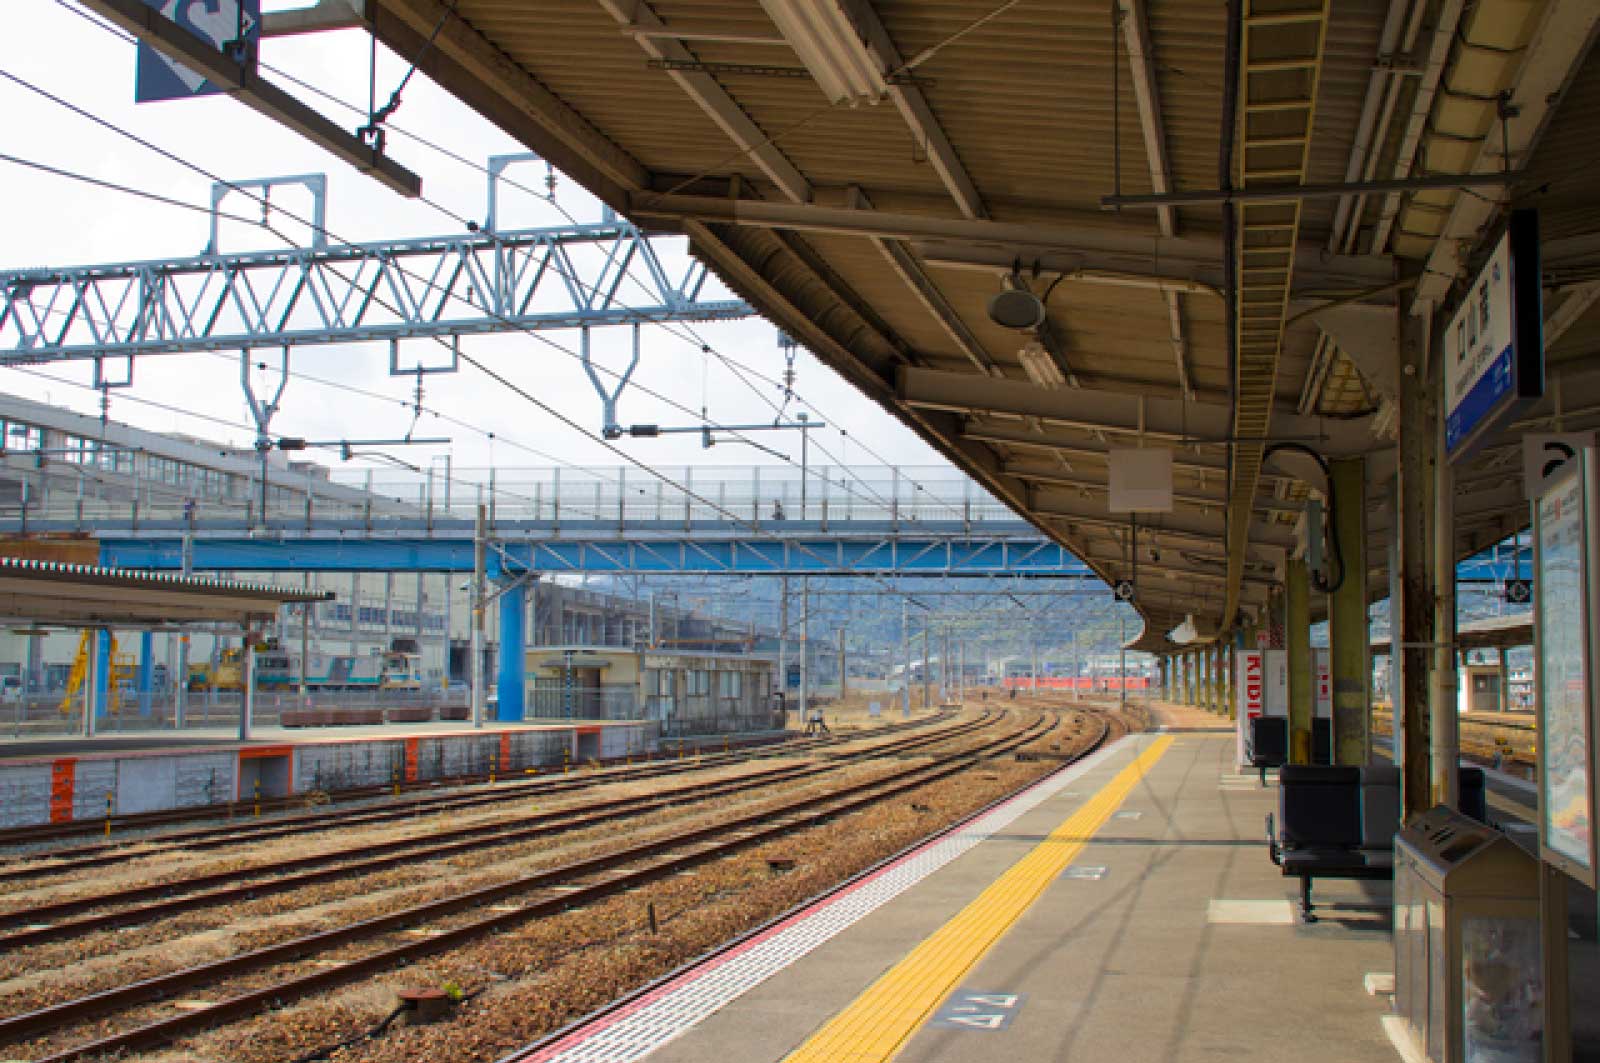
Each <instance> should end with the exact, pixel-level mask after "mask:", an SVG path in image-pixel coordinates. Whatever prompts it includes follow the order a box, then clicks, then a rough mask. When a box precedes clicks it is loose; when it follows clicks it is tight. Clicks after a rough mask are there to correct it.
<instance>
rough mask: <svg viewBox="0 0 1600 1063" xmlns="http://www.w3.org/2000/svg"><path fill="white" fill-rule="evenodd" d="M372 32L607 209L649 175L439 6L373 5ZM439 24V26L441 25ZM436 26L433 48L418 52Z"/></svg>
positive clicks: (388, 1)
mask: <svg viewBox="0 0 1600 1063" xmlns="http://www.w3.org/2000/svg"><path fill="white" fill-rule="evenodd" d="M373 9H374V20H373V24H372V32H373V33H374V34H375V35H376V36H377V38H378V39H379V40H380V41H382V42H383V43H384V44H386V45H388V46H389V47H390V48H392V49H393V50H394V51H395V52H396V54H398V55H421V57H422V58H421V59H420V60H419V61H418V66H419V67H420V68H421V69H422V71H423V72H424V73H426V74H427V75H428V76H429V77H431V78H433V79H434V80H435V81H437V82H439V84H441V85H443V86H445V87H446V88H447V89H448V90H449V91H451V92H452V93H454V94H455V95H457V96H459V97H460V98H461V99H462V100H463V101H464V102H466V103H467V104H469V105H471V106H473V107H475V108H476V109H478V110H479V111H481V112H482V113H483V115H484V116H485V117H486V118H488V119H489V120H490V121H492V122H494V123H495V124H496V125H498V126H499V127H500V128H501V129H503V130H505V131H506V132H507V133H509V134H511V135H512V136H513V137H515V138H517V139H518V140H520V141H522V142H523V143H524V144H526V145H527V146H528V147H530V148H532V149H533V150H534V151H536V152H538V153H539V154H540V155H541V156H542V157H544V158H546V159H548V160H549V161H550V162H552V163H554V164H555V165H556V166H557V167H558V168H559V169H560V170H561V171H562V172H564V173H566V174H567V175H568V176H570V177H572V178H573V179H574V180H575V181H578V182H580V183H582V184H584V185H585V186H586V187H587V188H588V189H589V191H591V192H593V193H594V194H595V195H597V196H599V197H600V199H601V200H603V201H605V202H607V203H609V204H611V205H612V206H614V207H615V206H620V201H621V198H622V197H621V193H622V191H624V190H631V189H636V188H644V187H648V185H649V183H650V172H649V171H648V170H646V169H645V168H644V166H642V165H641V164H640V163H639V161H638V160H637V159H635V158H634V157H633V156H632V155H630V154H628V153H627V152H626V151H624V150H623V149H622V148H620V147H618V146H617V144H615V143H614V142H613V141H611V140H610V139H609V138H608V137H606V136H605V135H604V134H602V133H601V132H600V131H599V130H597V129H596V128H595V127H594V126H592V125H590V124H589V121H588V119H586V118H584V117H583V116H582V115H580V114H578V112H577V111H575V110H573V109H572V108H571V107H569V106H568V105H567V104H566V103H565V102H563V101H562V100H561V99H560V97H558V96H556V94H555V93H553V92H551V91H550V90H549V89H547V88H545V86H544V85H543V84H542V83H541V82H540V81H539V80H538V79H537V78H535V77H534V76H533V75H532V74H530V73H528V71H527V70H525V69H523V68H522V67H521V66H520V65H518V64H517V62H516V61H515V60H514V59H512V58H511V56H509V55H507V54H506V53H505V52H504V51H502V50H501V49H500V48H499V47H498V46H497V45H495V44H492V43H490V41H489V40H488V38H486V37H484V35H483V34H481V33H479V32H478V31H477V30H476V29H474V28H473V27H472V26H471V25H470V24H468V23H467V22H464V21H463V20H462V19H460V18H454V17H451V18H446V17H444V16H445V15H446V13H447V9H446V7H445V5H444V4H443V3H441V2H440V0H378V2H376V3H374V4H373ZM441 19H442V20H443V21H442V23H441ZM435 26H439V27H440V28H439V32H438V34H437V36H435V37H434V39H433V47H431V48H423V47H422V45H423V43H424V42H425V41H427V40H428V35H429V34H431V33H433V29H434V27H435Z"/></svg>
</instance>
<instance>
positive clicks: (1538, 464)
mask: <svg viewBox="0 0 1600 1063" xmlns="http://www.w3.org/2000/svg"><path fill="white" fill-rule="evenodd" d="M1593 443H1594V433H1593V432H1528V433H1526V434H1524V435H1523V437H1522V484H1523V491H1524V493H1525V494H1526V495H1527V496H1528V497H1529V498H1538V497H1539V496H1540V495H1542V494H1544V492H1545V490H1546V489H1547V488H1548V487H1549V486H1550V481H1551V480H1552V479H1554V478H1555V477H1556V476H1558V475H1560V474H1561V472H1562V470H1563V469H1564V468H1565V467H1566V465H1567V463H1568V462H1570V461H1571V460H1572V459H1573V458H1575V457H1576V456H1577V454H1578V451H1580V450H1582V449H1583V448H1584V447H1586V446H1589V445H1591V444H1593Z"/></svg>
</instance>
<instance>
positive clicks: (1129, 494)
mask: <svg viewBox="0 0 1600 1063" xmlns="http://www.w3.org/2000/svg"><path fill="white" fill-rule="evenodd" d="M1106 458H1107V462H1108V464H1109V465H1110V469H1111V512H1113V513H1171V512H1172V451H1170V450H1167V449H1166V448H1165V447H1149V448H1145V449H1138V450H1112V451H1110V452H1108V453H1107V455H1106Z"/></svg>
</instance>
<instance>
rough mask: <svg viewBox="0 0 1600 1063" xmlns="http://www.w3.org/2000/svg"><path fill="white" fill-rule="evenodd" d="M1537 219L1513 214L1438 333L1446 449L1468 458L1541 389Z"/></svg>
mask: <svg viewBox="0 0 1600 1063" xmlns="http://www.w3.org/2000/svg"><path fill="white" fill-rule="evenodd" d="M1540 305H1541V293H1540V289H1539V236H1538V224H1537V217H1536V215H1534V214H1533V212H1531V211H1516V212H1514V213H1513V215H1512V219H1511V224H1510V225H1509V226H1508V227H1507V229H1506V232H1505V233H1504V234H1503V235H1502V236H1501V237H1500V241H1499V243H1497V244H1496V245H1495V248H1494V252H1493V253H1492V254H1491V255H1490V256H1489V261H1488V262H1486V263H1484V266H1483V268H1482V269H1481V270H1479V271H1478V275H1477V277H1476V278H1475V279H1474V280H1473V282H1472V287H1471V288H1470V289H1468V291H1467V295H1466V297H1465V298H1464V299H1463V300H1462V302H1461V305H1460V306H1459V307H1458V308H1457V309H1456V312H1455V316H1453V317H1452V318H1451V319H1450V324H1449V326H1448V327H1447V328H1446V329H1445V334H1444V391H1445V395H1444V397H1445V411H1446V413H1445V418H1446V419H1445V433H1444V441H1445V450H1446V451H1448V452H1449V454H1450V457H1451V458H1452V459H1457V458H1461V457H1464V456H1466V455H1467V454H1469V453H1470V452H1471V451H1472V450H1474V449H1475V446H1476V444H1477V442H1478V441H1480V440H1481V439H1482V438H1483V436H1484V435H1485V433H1486V432H1488V430H1490V429H1491V428H1493V427H1494V426H1495V425H1497V424H1499V423H1500V422H1501V421H1502V420H1503V419H1504V416H1505V415H1506V414H1507V413H1508V412H1509V411H1510V410H1511V408H1512V407H1513V406H1516V405H1519V404H1520V402H1521V401H1523V400H1526V399H1530V398H1537V397H1538V396H1539V395H1541V394H1542V393H1543V391H1544V340H1543V322H1542V320H1541V318H1540V313H1541V311H1540Z"/></svg>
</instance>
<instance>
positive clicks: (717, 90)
mask: <svg viewBox="0 0 1600 1063" xmlns="http://www.w3.org/2000/svg"><path fill="white" fill-rule="evenodd" d="M599 2H600V6H601V7H603V8H604V9H605V10H606V13H607V14H609V15H610V16H611V17H612V18H614V19H616V20H617V25H619V26H623V27H625V28H639V29H646V30H652V31H654V30H670V27H668V26H667V24H666V23H665V22H663V21H662V20H661V17H660V16H659V15H657V14H656V13H655V11H654V10H652V9H651V7H650V5H649V4H647V3H645V2H644V0H599ZM634 40H635V41H637V42H638V44H639V47H640V48H642V49H643V50H644V52H645V54H646V55H648V56H650V58H652V59H666V60H670V61H673V62H676V63H691V64H692V63H694V62H696V59H695V56H694V53H693V52H691V51H689V49H687V48H685V47H684V46H683V45H682V44H681V43H679V42H678V41H675V40H671V39H670V38H667V37H655V36H645V35H642V34H641V35H637V36H635V37H634ZM667 76H668V77H670V78H671V79H672V80H673V81H675V82H677V83H678V87H679V88H681V89H682V90H683V91H684V92H685V93H686V94H687V95H688V97H689V98H690V99H691V100H693V101H694V102H695V103H696V104H697V105H698V106H699V107H700V109H701V110H702V111H704V112H705V113H706V116H707V117H708V118H710V119H711V120H712V121H713V122H715V123H716V124H717V127H718V128H719V129H721V130H722V131H723V132H724V133H726V134H727V135H728V139H729V140H732V141H733V143H734V144H735V145H736V146H737V147H738V148H739V150H740V152H741V153H742V155H745V156H748V157H749V158H750V160H751V161H752V162H754V163H755V164H756V165H757V166H759V167H761V171H762V172H763V173H765V174H766V175H767V177H768V178H769V179H770V180H771V181H772V183H773V184H775V185H777V186H778V188H779V189H780V190H781V191H782V192H783V194H784V195H785V196H788V197H789V198H790V199H792V200H794V201H795V202H796V203H804V202H806V201H807V200H809V199H810V198H811V183H810V182H809V181H807V180H806V179H805V177H804V176H803V175H802V174H801V173H800V171H799V170H798V169H796V168H795V165H794V163H792V162H790V161H789V160H788V158H787V157H785V156H784V154H783V152H781V151H779V150H778V148H777V145H775V144H774V143H773V142H772V137H770V136H768V135H767V134H766V133H764V132H762V130H761V127H760V126H758V125H756V124H755V122H754V121H752V120H751V118H750V116H749V115H747V114H745V113H744V111H743V109H741V108H740V106H739V105H738V104H737V103H735V102H734V100H733V97H732V96H730V95H728V92H727V90H726V89H724V88H723V87H722V86H721V85H720V84H718V83H717V79H716V78H715V77H713V76H711V75H710V74H708V73H706V72H705V71H703V70H687V69H672V70H668V71H667Z"/></svg>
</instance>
